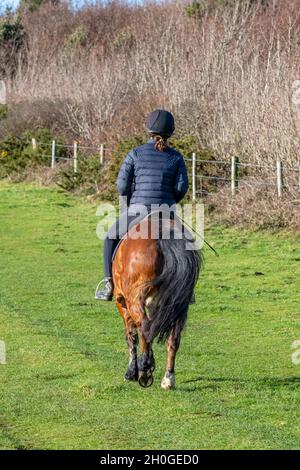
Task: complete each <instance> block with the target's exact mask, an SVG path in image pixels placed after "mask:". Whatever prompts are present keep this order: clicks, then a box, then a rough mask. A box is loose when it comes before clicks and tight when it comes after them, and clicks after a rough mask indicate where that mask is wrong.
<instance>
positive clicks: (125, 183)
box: [117, 152, 134, 199]
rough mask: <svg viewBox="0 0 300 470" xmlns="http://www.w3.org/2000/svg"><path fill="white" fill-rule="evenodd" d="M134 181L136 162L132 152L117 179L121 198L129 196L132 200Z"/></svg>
mask: <svg viewBox="0 0 300 470" xmlns="http://www.w3.org/2000/svg"><path fill="white" fill-rule="evenodd" d="M133 180H134V161H133V154H132V152H129V153H128V155H127V156H126V158H125V160H124V162H123V163H122V165H121V168H120V171H119V174H118V178H117V187H118V191H119V193H120V195H121V196H127V198H128V199H130V197H131V195H132V186H133Z"/></svg>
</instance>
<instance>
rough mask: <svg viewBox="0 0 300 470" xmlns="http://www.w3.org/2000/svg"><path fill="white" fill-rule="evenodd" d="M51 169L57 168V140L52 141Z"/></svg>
mask: <svg viewBox="0 0 300 470" xmlns="http://www.w3.org/2000/svg"><path fill="white" fill-rule="evenodd" d="M51 168H52V170H53V169H54V168H55V140H52V152H51Z"/></svg>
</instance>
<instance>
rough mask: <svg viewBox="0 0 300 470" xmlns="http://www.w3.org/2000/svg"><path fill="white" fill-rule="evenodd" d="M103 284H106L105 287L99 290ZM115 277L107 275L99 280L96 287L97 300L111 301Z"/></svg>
mask: <svg viewBox="0 0 300 470" xmlns="http://www.w3.org/2000/svg"><path fill="white" fill-rule="evenodd" d="M101 284H104V286H103V289H101V290H99V287H100V286H101ZM113 291H114V285H113V278H112V277H105V278H104V279H102V281H101V282H99V284H98V286H97V287H96V293H95V299H97V300H106V301H111V300H112V299H113Z"/></svg>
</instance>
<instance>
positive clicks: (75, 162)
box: [73, 142, 77, 173]
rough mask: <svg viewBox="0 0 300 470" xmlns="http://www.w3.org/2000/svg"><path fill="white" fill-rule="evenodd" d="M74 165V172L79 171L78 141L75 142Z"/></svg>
mask: <svg viewBox="0 0 300 470" xmlns="http://www.w3.org/2000/svg"><path fill="white" fill-rule="evenodd" d="M73 165H74V173H77V142H74V154H73Z"/></svg>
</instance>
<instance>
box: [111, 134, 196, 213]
mask: <svg viewBox="0 0 300 470" xmlns="http://www.w3.org/2000/svg"><path fill="white" fill-rule="evenodd" d="M154 144H155V142H154V140H153V139H150V140H148V142H147V143H146V144H144V145H141V146H139V147H135V148H134V149H133V150H131V151H130V152H129V154H128V155H127V156H126V158H125V160H124V162H123V164H122V166H121V168H120V172H119V175H118V179H117V186H118V191H119V193H120V195H121V196H126V197H127V203H128V205H133V204H143V205H145V206H147V207H149V206H150V205H151V204H167V205H168V206H172V205H173V204H175V203H178V202H179V201H181V199H182V198H183V197H184V195H185V194H186V192H187V190H188V176H187V170H186V166H185V163H184V160H183V157H182V155H181V154H180V153H179V152H177V151H176V150H174V149H172V148H168V149H167V150H166V151H165V152H160V151H158V150H156V149H155V146H154Z"/></svg>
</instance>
